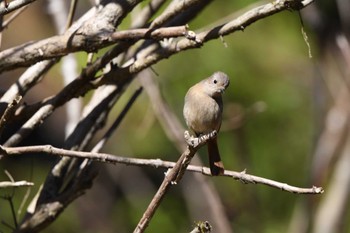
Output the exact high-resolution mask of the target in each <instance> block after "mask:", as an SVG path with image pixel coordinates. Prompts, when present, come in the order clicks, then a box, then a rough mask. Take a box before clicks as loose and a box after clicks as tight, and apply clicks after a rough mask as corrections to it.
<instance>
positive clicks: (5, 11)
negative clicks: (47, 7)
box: [0, 0, 35, 16]
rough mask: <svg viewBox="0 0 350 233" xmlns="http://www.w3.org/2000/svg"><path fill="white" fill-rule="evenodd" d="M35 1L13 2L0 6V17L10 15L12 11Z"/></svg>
mask: <svg viewBox="0 0 350 233" xmlns="http://www.w3.org/2000/svg"><path fill="white" fill-rule="evenodd" d="M34 1H35V0H14V1H11V2H9V3H8V5H7V6H1V7H0V16H1V15H6V14H8V13H11V12H12V11H14V10H17V9H19V8H21V7H23V6H26V5H28V4H30V3H32V2H34Z"/></svg>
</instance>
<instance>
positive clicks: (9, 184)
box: [0, 180, 34, 188]
mask: <svg viewBox="0 0 350 233" xmlns="http://www.w3.org/2000/svg"><path fill="white" fill-rule="evenodd" d="M33 185H34V183H32V182H28V181H25V180H22V181H15V182H11V181H1V182H0V188H14V187H29V186H33Z"/></svg>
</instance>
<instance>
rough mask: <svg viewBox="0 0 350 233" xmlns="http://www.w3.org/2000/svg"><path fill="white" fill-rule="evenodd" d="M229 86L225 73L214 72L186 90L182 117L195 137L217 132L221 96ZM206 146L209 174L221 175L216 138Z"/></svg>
mask: <svg viewBox="0 0 350 233" xmlns="http://www.w3.org/2000/svg"><path fill="white" fill-rule="evenodd" d="M229 84H230V80H229V78H228V76H227V75H226V74H225V73H223V72H215V73H214V74H213V75H211V76H210V77H209V78H206V79H204V80H202V81H200V82H199V83H197V84H195V85H194V86H192V87H191V88H190V89H189V90H188V92H187V94H186V96H185V105H184V109H183V115H184V118H185V120H186V124H187V126H188V128H189V129H190V130H191V131H193V133H195V135H196V136H197V137H198V136H201V135H203V134H208V133H211V132H212V131H214V130H216V131H217V132H219V130H220V126H221V120H222V119H221V118H222V110H223V103H222V97H221V95H222V94H223V92H224V91H225V89H226V88H227V87H228V86H229ZM207 145H208V155H209V164H210V172H211V174H212V175H214V176H217V175H219V174H223V173H224V170H225V169H224V165H223V163H222V161H221V158H220V154H219V149H218V144H217V138H216V137H215V138H213V139H210V140H209V141H208V143H207Z"/></svg>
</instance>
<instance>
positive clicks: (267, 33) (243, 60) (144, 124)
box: [0, 1, 321, 233]
mask: <svg viewBox="0 0 350 233" xmlns="http://www.w3.org/2000/svg"><path fill="white" fill-rule="evenodd" d="M253 2H254V1H249V2H247V1H225V3H223V2H220V1H217V2H214V3H212V4H211V5H210V6H209V7H207V8H206V9H205V10H204V11H203V12H202V13H201V14H200V15H199V16H198V17H197V18H196V19H195V20H194V21H193V22H191V23H190V24H189V27H190V29H191V30H196V29H200V28H202V27H203V26H205V25H206V24H207V23H208V22H216V21H217V20H219V19H221V18H222V17H224V16H227V15H230V14H232V13H233V12H235V11H238V10H240V9H241V8H242V7H245V6H247V5H249V4H250V3H253ZM87 8H88V3H87V1H86V2H85V1H84V2H80V3H79V9H80V12H81V13H83V12H84V11H85V10H86V9H87ZM45 9H46V8H45V2H36V3H34V4H33V5H32V6H31V7H30V8H29V9H28V10H27V12H25V13H24V14H23V15H21V16H20V17H19V18H18V19H17V20H16V21H15V22H14V23H13V25H11V26H10V27H9V28H8V29H7V30H6V31H5V32H4V33H3V44H2V48H3V49H4V48H8V47H11V46H14V45H16V44H20V43H22V42H24V41H28V40H37V39H42V38H45V37H48V36H50V35H53V34H54V30H53V29H52V22H50V18H49V16H48V15H47V14H46V13H45ZM43 19H47V20H43ZM125 24H126V23H125ZM125 24H124V25H123V27H127V25H125ZM19 29H20V30H19ZM305 30H306V33H307V35H308V37H309V42H310V44H311V51H312V55H313V58H309V55H308V47H307V45H306V43H305V41H304V39H303V36H302V32H301V23H300V19H299V15H298V13H297V12H288V11H287V12H282V13H279V14H277V15H273V16H271V17H268V18H265V19H263V20H260V21H258V22H256V23H254V24H253V25H251V26H249V27H248V28H246V29H245V30H244V31H240V32H236V33H233V34H231V35H229V36H226V37H224V41H225V43H226V44H227V47H226V46H225V44H224V43H223V42H222V41H220V40H215V41H211V42H209V43H206V44H205V45H204V46H203V47H202V48H200V49H195V50H189V51H185V52H182V53H180V54H177V55H175V56H173V57H171V58H169V59H166V60H163V61H161V62H160V63H158V64H156V65H155V66H153V69H154V70H155V72H156V73H157V74H158V75H155V74H154V78H155V79H156V81H157V82H158V83H159V86H160V90H161V92H162V94H163V97H164V99H165V100H166V101H167V102H168V104H169V105H170V107H171V109H172V110H173V111H174V112H175V114H176V115H177V116H178V118H179V119H180V120H181V121H182V123H183V125H184V126H185V123H184V121H183V117H182V107H183V99H184V96H185V94H186V91H187V90H188V88H189V87H190V86H192V85H193V84H194V83H196V82H198V81H200V80H201V79H203V78H205V77H207V76H209V75H211V74H212V73H213V72H215V71H218V70H220V71H223V72H225V73H227V74H228V75H229V76H230V80H231V85H230V87H229V88H228V90H227V91H226V92H225V95H224V97H223V99H224V120H223V126H222V129H221V132H220V134H219V148H220V152H221V156H222V159H223V162H224V164H225V168H226V169H230V170H235V171H243V170H244V169H247V173H250V174H254V175H257V176H262V177H265V178H269V179H273V180H277V181H280V182H286V183H288V184H291V185H295V186H301V187H311V186H312V185H320V184H311V183H310V182H309V181H310V178H309V175H310V174H309V173H310V171H309V169H310V161H311V157H310V156H311V154H312V151H313V147H314V142H315V135H316V134H317V133H318V131H317V130H318V129H317V122H316V120H315V112H314V99H313V88H314V87H313V78H314V77H313V71H314V63H315V59H317V56H318V53H319V51H318V47H317V43H316V42H315V41H314V39H313V33H312V31H311V30H308V28H305ZM76 57H77V59H78V60H79V61H80V63H81V65H82V66H83V65H84V62H85V60H86V54H85V53H77V54H76ZM21 71H22V70H18V71H17V72H15V73H12V74H11V77H9V76H10V75H9V73H5V74H3V75H2V76H4V77H2V78H1V79H0V84H1V85H2V86H1V87H2V88H4V89H6V88H7V87H8V85H9V84H11V83H12V82H14V81H15V80H16V78H17V77H18V75H19V74H20V72H21ZM5 76H7V77H5ZM138 86H140V84H139V82H138V80H137V79H136V80H135V81H134V82H133V83H132V85H131V86H130V87H129V88H128V90H127V91H126V93H125V94H124V95H123V97H122V98H121V99H120V101H119V102H118V103H117V105H116V106H115V108H114V110H113V114H112V116H111V117H110V122H112V120H113V119H114V118H115V117H116V116H117V115H118V114H119V112H120V111H121V109H122V108H123V106H124V104H125V103H126V102H127V101H128V98H129V97H130V96H131V95H132V93H133V92H134V90H135V89H136V88H137V87H138ZM61 87H62V81H61V77H60V74H59V69H58V68H57V67H56V68H55V69H54V70H53V71H51V72H50V73H49V74H48V75H47V77H46V78H45V80H44V82H43V83H42V84H40V87H38V89H37V92H35V93H31V94H30V95H29V96H28V97H26V98H27V100H28V101H29V102H35V100H38V99H40V98H42V97H44V96H50V95H52V94H55V93H57V92H58V91H59V90H60V88H61ZM88 98H89V96H87V97H85V101H87V100H88ZM237 116H241V117H243V120H242V121H240V123H239V124H235V123H232V121H230V120H231V119H232V118H235V117H237ZM64 124H65V116H64V109H60V110H59V111H58V112H57V113H55V114H54V115H53V116H52V117H50V119H49V121H48V122H47V123H45V124H44V125H43V126H42V127H41V129H39V130H38V132H36V133H37V134H36V136H35V137H38V138H40V140H39V142H37V143H40V144H43V143H50V144H53V145H57V146H59V145H60V144H61V143H62V141H63V140H64V132H63V128H64ZM53 132H54V133H53ZM96 140H97V139H96ZM104 152H107V153H111V154H116V155H122V156H127V157H140V158H160V159H162V160H170V161H176V160H177V158H178V157H179V154H180V153H179V152H178V151H177V150H176V148H175V146H174V145H173V144H172V142H170V141H169V140H168V139H167V137H166V135H165V133H164V131H163V129H162V127H161V126H160V124H159V123H158V122H157V119H156V117H155V116H154V113H153V111H152V108H151V105H150V103H149V99H148V96H147V95H146V93H145V92H144V93H142V95H141V96H140V97H139V98H138V99H137V101H136V103H135V104H134V106H133V107H132V109H131V110H130V112H129V113H128V115H127V117H126V119H125V120H124V121H123V122H122V124H121V126H120V128H118V130H117V131H116V133H115V135H114V136H113V138H112V139H111V140H110V142H109V143H108V144H107V146H106V148H105V149H104ZM200 158H201V159H202V160H203V161H204V164H206V165H207V164H208V162H207V154H206V151H205V149H201V151H200ZM54 160H55V159H54V158H44V155H38V156H34V157H30V158H13V159H12V158H11V159H10V158H7V159H6V160H5V161H3V162H1V163H0V171H1V172H0V179H1V180H7V178H6V176H5V175H4V174H3V172H2V171H3V170H5V169H6V170H8V171H9V172H10V173H11V174H12V175H13V176H14V178H15V179H16V180H33V182H34V183H35V184H36V185H35V186H34V187H33V188H32V189H31V193H30V198H29V199H31V198H32V197H33V196H34V194H35V193H36V192H37V190H38V188H39V184H40V183H41V182H42V181H43V180H44V178H45V176H46V174H47V172H48V170H49V168H50V166H51V165H52V164H53V162H54ZM97 166H99V167H100V172H99V173H100V174H99V176H98V178H97V179H96V181H95V184H94V186H93V187H92V189H91V190H89V191H88V192H87V193H86V194H85V195H84V196H82V197H81V198H79V199H78V200H77V201H76V202H74V203H73V204H72V205H71V206H70V207H68V208H67V209H66V210H65V211H64V213H63V214H62V215H61V216H60V217H59V218H58V219H57V221H55V222H54V223H53V224H52V225H51V226H49V227H48V228H47V229H46V230H45V231H44V232H132V231H133V229H134V227H135V226H136V224H137V222H138V220H139V219H140V217H141V216H142V214H143V212H144V210H145V209H146V207H147V205H148V203H149V202H150V200H151V198H152V197H153V195H154V194H155V192H156V190H157V188H158V186H159V185H160V183H161V181H162V178H163V177H164V172H165V170H163V169H153V168H136V167H129V166H124V165H105V164H98V165H97ZM190 176H191V174H186V175H185V178H184V180H183V182H181V183H180V184H179V185H177V186H174V187H172V188H171V189H170V191H169V193H168V194H167V195H166V197H165V198H164V200H163V202H162V204H161V206H160V208H159V210H158V211H157V213H156V215H155V216H154V218H153V220H152V221H151V224H150V226H149V228H148V230H147V232H167V233H172V232H174V233H175V232H189V231H190V229H191V227H192V226H193V225H194V222H195V221H199V220H208V214H209V213H210V212H211V211H212V210H211V209H208V208H206V206H207V205H205V203H203V207H202V209H201V210H197V212H195V211H194V210H193V206H191V202H188V201H185V199H186V197H184V196H185V195H192V196H193V197H194V198H198V200H202V199H203V193H201V192H199V191H198V190H193V188H192V187H193V186H195V184H193V183H192V182H194V180H193V179H190ZM205 180H207V182H210V183H212V184H213V185H214V187H215V189H216V190H217V191H218V193H219V194H220V197H221V201H222V203H223V206H224V210H225V213H226V214H227V216H228V219H229V221H230V224H231V225H232V228H233V229H234V231H235V232H244V233H245V232H247V233H248V232H264V233H274V232H287V229H288V228H289V226H290V223H291V219H292V215H293V211H294V210H295V209H296V205H297V203H300V202H304V201H308V200H309V199H313V200H314V201H317V200H318V199H319V198H321V196H303V195H297V194H291V193H287V192H283V191H280V190H276V189H273V188H270V187H266V186H261V185H252V184H249V185H245V184H243V183H241V182H239V181H238V182H237V181H235V180H233V179H230V178H225V177H215V178H211V177H209V178H208V177H206V178H205ZM25 191H26V190H25V189H16V190H15V193H14V206H15V208H16V209H17V208H19V205H20V202H21V200H22V199H23V197H24V194H25ZM0 192H3V193H2V194H1V195H2V196H4V195H11V194H12V191H9V190H6V191H3V190H1V191H0ZM199 205H200V203H199ZM197 206H198V204H197ZM194 212H195V213H194ZM22 215H23V214H22ZM0 218H1V220H2V221H4V222H7V223H9V224H12V221H13V220H12V218H11V212H10V208H9V203H8V202H7V201H5V200H2V199H1V200H0ZM0 229H1V231H2V232H9V229H8V228H7V227H5V226H4V225H0ZM213 232H217V231H215V229H214V230H213Z"/></svg>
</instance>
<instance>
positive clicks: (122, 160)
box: [0, 145, 323, 194]
mask: <svg viewBox="0 0 350 233" xmlns="http://www.w3.org/2000/svg"><path fill="white" fill-rule="evenodd" d="M0 148H1V150H2V154H3V155H5V156H16V155H23V154H28V153H45V154H48V155H53V156H67V157H74V158H86V159H92V160H95V161H99V162H106V163H112V164H125V165H134V166H150V167H154V168H160V167H161V168H173V167H174V166H175V165H176V164H175V163H174V162H169V161H162V160H160V159H138V158H129V157H122V156H116V155H112V154H106V153H94V152H83V151H72V150H65V149H60V148H56V147H53V146H50V145H42V146H24V147H0ZM187 170H188V171H191V172H197V173H201V174H203V175H206V176H212V175H211V173H210V169H209V168H207V167H202V166H194V165H189V166H188V167H187ZM221 176H226V177H231V178H233V179H235V180H238V181H241V182H243V183H246V184H248V183H250V184H263V185H267V186H270V187H273V188H277V189H280V190H283V191H287V192H292V193H298V194H321V193H323V188H322V187H312V188H299V187H295V186H291V185H288V184H285V183H281V182H278V181H274V180H270V179H266V178H262V177H259V176H254V175H250V174H248V173H246V172H236V171H229V170H225V172H224V174H222V175H221Z"/></svg>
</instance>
